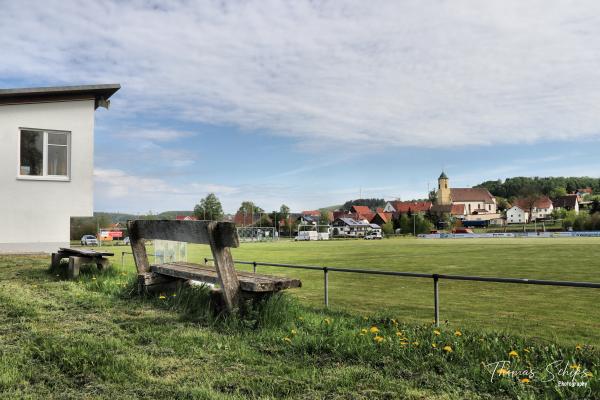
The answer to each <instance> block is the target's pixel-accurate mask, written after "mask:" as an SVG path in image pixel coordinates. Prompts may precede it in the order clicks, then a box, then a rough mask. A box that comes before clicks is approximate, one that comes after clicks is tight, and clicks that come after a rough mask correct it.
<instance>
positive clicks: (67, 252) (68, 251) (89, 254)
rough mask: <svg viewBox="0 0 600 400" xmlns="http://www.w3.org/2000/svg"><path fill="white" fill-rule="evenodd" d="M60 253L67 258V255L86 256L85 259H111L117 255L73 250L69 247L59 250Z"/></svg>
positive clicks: (105, 252)
mask: <svg viewBox="0 0 600 400" xmlns="http://www.w3.org/2000/svg"><path fill="white" fill-rule="evenodd" d="M59 253H64V255H65V257H66V255H78V256H85V257H109V256H114V255H115V253H110V252H107V251H96V250H84V249H71V248H68V247H61V248H60V249H59Z"/></svg>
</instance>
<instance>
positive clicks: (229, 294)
mask: <svg viewBox="0 0 600 400" xmlns="http://www.w3.org/2000/svg"><path fill="white" fill-rule="evenodd" d="M218 226H219V225H218V223H217V222H211V223H209V224H208V226H207V230H208V238H209V241H210V250H211V251H212V255H213V259H214V263H215V267H216V269H217V274H218V276H219V281H220V284H221V291H222V293H223V300H224V301H225V306H226V307H227V310H228V311H229V312H233V311H234V310H235V309H236V308H237V307H238V302H239V299H240V282H239V280H238V277H237V273H236V272H235V268H234V265H233V257H232V256H231V252H230V251H229V247H226V246H224V245H223V243H222V242H221V237H223V236H224V235H223V233H224V232H218Z"/></svg>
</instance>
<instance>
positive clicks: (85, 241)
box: [81, 235, 98, 246]
mask: <svg viewBox="0 0 600 400" xmlns="http://www.w3.org/2000/svg"><path fill="white" fill-rule="evenodd" d="M81 245H82V246H98V239H96V236H94V235H83V236H82V237H81Z"/></svg>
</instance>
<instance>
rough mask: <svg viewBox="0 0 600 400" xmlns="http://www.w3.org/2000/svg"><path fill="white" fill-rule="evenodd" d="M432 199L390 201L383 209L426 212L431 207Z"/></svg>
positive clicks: (394, 211)
mask: <svg viewBox="0 0 600 400" xmlns="http://www.w3.org/2000/svg"><path fill="white" fill-rule="evenodd" d="M431 206H432V203H431V201H388V202H387V204H386V205H385V207H384V209H383V211H384V212H389V213H397V214H424V213H426V212H428V211H429V210H430V209H431Z"/></svg>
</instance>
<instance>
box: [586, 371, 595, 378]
mask: <svg viewBox="0 0 600 400" xmlns="http://www.w3.org/2000/svg"><path fill="white" fill-rule="evenodd" d="M585 376H587V377H588V378H591V377H593V376H594V374H592V373H591V372H586V374H585Z"/></svg>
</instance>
